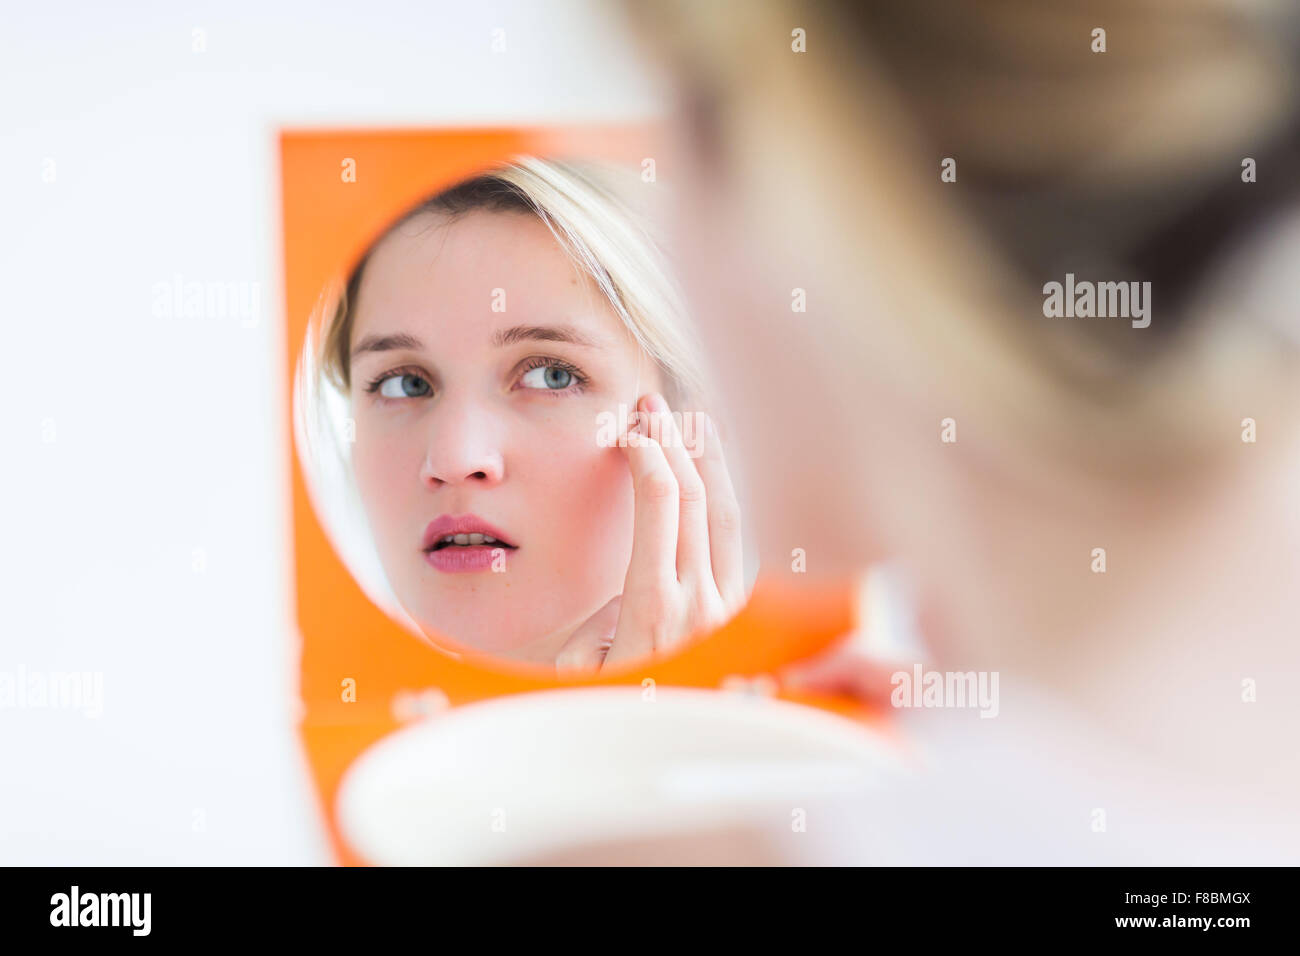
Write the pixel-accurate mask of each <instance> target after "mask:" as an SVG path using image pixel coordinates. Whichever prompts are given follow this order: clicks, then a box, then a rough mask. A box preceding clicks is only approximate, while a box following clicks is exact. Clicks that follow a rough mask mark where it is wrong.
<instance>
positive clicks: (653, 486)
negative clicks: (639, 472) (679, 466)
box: [641, 469, 677, 500]
mask: <svg viewBox="0 0 1300 956" xmlns="http://www.w3.org/2000/svg"><path fill="white" fill-rule="evenodd" d="M641 493H642V494H643V495H645V497H647V498H650V499H653V500H660V499H663V498H673V497H676V495H677V480H676V479H675V478H673V475H672V472H670V471H667V470H664V469H656V470H654V471H651V472H649V473H647V474H646V475H645V476H644V477H643V478H642V479H641Z"/></svg>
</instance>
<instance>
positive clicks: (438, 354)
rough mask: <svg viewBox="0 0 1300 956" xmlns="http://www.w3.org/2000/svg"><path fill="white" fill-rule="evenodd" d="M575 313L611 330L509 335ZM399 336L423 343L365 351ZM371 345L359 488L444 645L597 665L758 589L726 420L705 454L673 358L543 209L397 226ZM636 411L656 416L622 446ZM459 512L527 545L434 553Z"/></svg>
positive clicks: (379, 287)
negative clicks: (675, 397) (676, 413)
mask: <svg viewBox="0 0 1300 956" xmlns="http://www.w3.org/2000/svg"><path fill="white" fill-rule="evenodd" d="M497 289H504V290H505V296H506V298H505V309H504V311H493V304H494V302H496V303H499V302H500V297H499V296H496V295H495V293H494V290H497ZM498 308H499V305H498ZM557 326H564V327H567V328H568V329H570V330H572V331H574V332H576V333H578V334H579V335H580V336H581V337H583V338H584V339H586V340H588V341H590V342H591V343H593V344H592V345H590V346H589V345H582V344H577V343H573V342H560V341H551V340H537V339H535V338H521V339H520V340H518V341H513V342H511V343H509V344H505V345H501V344H498V342H497V339H498V337H499V336H502V335H503V334H504V333H506V332H507V330H511V329H517V328H520V327H530V328H531V327H547V328H554V327H557ZM397 335H406V336H411V337H413V338H414V339H415V340H416V341H417V342H418V344H415V343H409V342H408V343H405V344H402V345H401V347H398V348H385V349H383V350H375V349H369V348H365V347H364V346H365V344H366V343H367V342H368V341H373V340H374V338H375V337H392V336H397ZM351 349H352V353H353V359H352V388H351V398H352V405H353V414H354V417H355V420H356V443H355V446H354V450H353V463H354V471H355V475H356V480H357V486H358V489H359V491H360V494H361V498H362V501H363V503H364V507H365V509H366V515H367V518H368V521H369V523H370V527H371V531H372V533H373V535H374V538H375V542H376V546H377V549H378V552H379V556H380V561H381V563H382V564H383V567H384V570H385V572H386V574H387V576H388V579H389V581H390V583H391V585H392V587H393V589H394V591H395V593H396V595H397V597H398V600H399V601H400V602H401V603H402V605H403V607H404V608H405V609H406V610H407V612H408V613H409V614H410V615H411V616H412V618H414V619H415V620H416V621H417V622H418V623H419V624H420V626H421V628H422V629H423V630H424V631H425V633H426V636H428V637H429V638H430V639H431V640H433V641H434V642H435V643H437V644H439V645H441V646H452V647H454V648H456V649H459V650H465V649H470V650H476V651H480V652H485V653H487V654H491V655H494V656H497V657H503V658H509V659H513V660H516V661H524V662H532V663H538V664H543V665H548V666H556V667H559V668H561V669H565V670H593V669H599V668H600V667H602V666H603V665H604V663H605V661H606V658H607V656H608V659H609V660H610V662H611V663H628V662H632V661H635V660H636V659H637V658H639V657H641V656H643V655H646V654H651V653H654V652H656V651H662V650H666V649H668V648H670V647H673V646H676V645H677V644H679V643H680V642H681V640H682V639H684V638H685V637H687V636H689V635H690V634H692V633H695V632H697V631H702V630H707V629H709V628H711V627H715V626H717V625H719V624H721V623H723V622H724V621H725V620H726V619H727V617H729V616H730V614H731V613H734V611H735V610H736V609H737V608H738V607H739V606H740V605H741V604H742V603H743V601H744V596H745V595H744V588H743V571H742V559H741V539H740V529H739V519H738V514H739V510H738V507H737V505H736V500H735V494H734V491H733V490H732V487H731V481H730V478H729V477H728V475H727V471H726V464H725V462H724V461H723V458H722V451H721V446H720V444H719V442H718V439H717V435H716V432H715V433H713V434H709V435H707V436H705V437H704V438H703V440H702V447H700V448H699V450H698V453H696V454H694V455H688V453H687V450H686V449H685V448H684V447H683V439H682V434H681V433H680V432H678V431H676V430H675V429H674V427H673V423H672V419H671V417H670V414H671V410H670V409H668V407H667V405H666V404H665V403H664V401H663V398H662V396H661V395H660V394H659V393H660V391H661V389H662V387H663V383H662V381H661V378H660V373H659V370H658V368H657V367H656V365H655V364H654V363H653V362H652V361H650V360H649V359H648V357H647V356H645V354H644V353H643V352H642V351H641V350H640V348H639V347H638V346H637V344H636V343H635V341H634V340H633V339H632V337H631V335H630V333H628V332H627V330H626V329H625V327H624V326H623V324H622V322H621V321H620V320H619V318H618V316H617V315H616V314H615V313H614V311H613V310H612V308H611V307H610V305H609V303H608V302H607V301H606V300H605V299H604V298H603V296H601V295H600V293H599V292H598V290H597V289H596V288H595V286H594V284H593V283H592V282H591V280H590V279H589V278H588V277H587V276H585V275H583V274H582V273H580V272H579V271H578V270H577V268H576V267H575V266H574V265H573V263H572V262H571V261H570V260H569V258H568V257H567V256H566V255H565V253H564V251H563V250H562V249H561V248H560V246H559V245H558V243H557V242H556V240H555V238H554V237H553V236H552V234H551V233H550V231H549V230H548V229H547V227H546V226H545V224H543V223H542V222H541V221H540V220H539V219H537V218H536V217H535V216H532V215H528V214H521V213H514V212H508V213H502V212H484V211H476V212H472V213H469V214H466V215H464V216H462V217H460V218H458V219H455V220H448V219H446V218H445V217H441V216H437V215H434V214H422V215H421V216H419V217H417V218H416V219H414V220H412V221H410V222H408V223H406V224H404V225H402V226H400V227H399V228H398V229H396V230H394V231H393V232H392V233H390V234H389V235H388V236H386V237H385V238H384V239H383V240H382V241H381V242H380V243H379V244H378V245H377V247H376V248H375V250H374V251H373V253H372V254H371V256H370V259H369V260H368V263H367V265H366V271H365V273H364V275H363V278H362V282H361V287H360V290H359V293H358V298H357V303H356V317H355V323H354V327H353V330H352V337H351ZM566 372H567V375H566V374H565V373H566ZM620 406H622V410H624V411H626V410H628V409H638V410H639V412H641V413H642V415H643V417H642V418H641V421H640V424H639V426H638V427H637V428H636V429H634V433H633V435H632V436H630V437H631V441H626V440H624V441H620V442H618V443H617V444H615V445H614V446H613V447H608V446H605V445H602V444H601V442H600V440H599V436H600V435H601V432H602V421H603V420H611V419H610V418H609V417H610V416H613V419H612V420H614V421H617V416H618V412H619V410H620ZM651 413H657V414H658V415H659V416H660V417H659V419H658V423H657V424H652V416H651ZM602 416H604V418H603V417H602ZM627 424H628V423H626V422H620V423H618V425H619V430H620V432H621V433H622V435H623V436H625V437H626V436H627V432H626V426H627ZM651 436H653V437H651ZM655 438H658V439H659V440H658V441H656V440H654V439H655ZM443 514H452V515H466V514H474V515H477V516H478V517H480V518H482V519H483V520H485V521H487V522H488V523H490V524H492V525H494V526H495V527H497V528H498V529H500V531H501V532H502V534H503V535H504V536H505V537H506V539H507V540H509V541H510V542H511V543H512V544H514V545H517V546H518V547H517V550H513V551H508V552H506V555H505V558H506V566H505V570H504V571H501V572H497V571H490V570H489V571H480V572H475V573H468V574H448V573H445V572H442V571H440V570H438V569H436V568H434V567H432V566H430V565H429V563H428V562H427V561H426V559H425V556H424V554H423V553H422V550H421V539H422V536H423V534H424V530H425V528H426V526H427V525H428V524H429V522H431V521H432V520H434V519H435V518H437V517H438V516H439V515H443ZM711 531H712V534H711ZM634 534H635V542H636V543H635V544H634Z"/></svg>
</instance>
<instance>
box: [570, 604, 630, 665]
mask: <svg viewBox="0 0 1300 956" xmlns="http://www.w3.org/2000/svg"><path fill="white" fill-rule="evenodd" d="M622 597H623V596H622V595H621V594H620V595H616V596H615V597H613V598H611V599H610V600H609V601H607V602H606V603H605V605H604V606H603V607H602V608H601V609H600V610H599V611H597V612H596V613H595V614H593V615H592V616H591V617H589V618H587V620H586V621H585V622H584V623H583V624H582V626H581V627H579V628H578V629H577V630H576V631H574V632H573V634H571V635H570V636H569V639H568V640H567V641H565V642H564V646H563V647H561V648H560V652H559V653H558V654H557V655H556V656H555V672H556V673H557V674H574V673H584V672H590V671H596V670H600V667H601V665H602V664H603V663H604V662H605V654H606V653H607V652H608V650H609V648H610V645H611V644H612V643H613V641H614V630H615V628H616V627H617V626H618V617H619V607H620V605H621V603H622Z"/></svg>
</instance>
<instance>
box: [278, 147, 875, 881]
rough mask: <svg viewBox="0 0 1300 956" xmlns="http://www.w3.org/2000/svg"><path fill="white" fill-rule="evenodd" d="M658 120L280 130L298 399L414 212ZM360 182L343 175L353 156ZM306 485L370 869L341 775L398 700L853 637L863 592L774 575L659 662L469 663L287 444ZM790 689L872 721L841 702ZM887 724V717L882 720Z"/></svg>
mask: <svg viewBox="0 0 1300 956" xmlns="http://www.w3.org/2000/svg"><path fill="white" fill-rule="evenodd" d="M660 141H661V140H659V139H658V136H657V133H656V130H655V129H654V128H653V127H647V126H624V127H609V126H602V127H599V128H592V127H581V128H546V129H540V128H539V129H526V128H524V129H515V128H493V129H437V130H339V131H323V130H294V131H284V132H282V133H281V134H280V170H281V197H282V215H283V220H282V236H283V242H284V249H283V253H284V292H285V316H286V321H285V326H284V328H285V351H284V355H285V358H286V361H287V363H288V367H287V368H286V369H285V371H286V375H285V377H284V382H285V383H286V385H285V392H284V396H285V403H284V406H283V414H284V415H285V416H286V419H287V421H288V423H289V428H288V430H287V432H286V433H287V434H289V435H293V424H292V418H291V416H292V408H293V405H292V402H293V397H292V389H293V381H294V373H295V370H296V364H297V361H298V357H299V354H300V351H301V348H302V344H303V342H304V336H305V335H306V333H307V329H308V322H309V321H310V319H311V314H312V311H313V309H314V307H315V305H316V302H317V299H318V296H319V295H320V292H321V290H322V289H323V288H324V286H325V284H326V283H327V282H328V281H329V280H330V279H331V278H335V277H338V276H342V275H345V274H346V272H347V271H348V269H349V268H350V267H351V265H352V264H353V263H354V262H355V260H356V259H357V258H358V257H359V256H360V255H361V253H362V252H363V251H364V249H365V248H366V247H367V246H368V245H369V243H370V242H371V241H373V239H374V238H375V237H376V236H377V235H379V234H380V233H381V232H382V231H383V229H384V228H385V227H386V226H387V225H388V224H389V223H390V222H391V221H392V220H393V219H394V218H395V217H396V216H397V215H399V214H400V213H401V212H403V211H404V210H405V209H407V208H408V207H409V206H411V205H412V204H414V203H415V202H417V201H418V200H420V199H422V198H424V197H425V196H427V195H429V194H431V193H433V192H436V191H437V190H438V189H440V188H442V187H444V186H449V185H451V184H453V183H455V182H457V181H459V180H461V179H463V178H465V177H466V176H469V175H472V174H474V173H475V172H477V171H479V170H481V169H483V168H484V167H487V166H489V165H492V164H493V163H495V162H499V161H501V160H504V159H506V158H507V157H509V156H511V155H514V154H516V153H532V154H535V155H540V156H549V157H583V158H600V159H607V160H612V161H615V162H625V163H629V164H633V165H635V166H638V167H639V166H640V164H641V161H642V159H643V158H645V157H648V156H654V155H655V151H654V147H653V144H654V143H656V142H660ZM348 160H351V161H352V166H351V168H352V170H353V171H354V176H348V177H345V176H344V175H343V170H344V166H345V161H348ZM284 453H285V455H287V456H288V461H289V469H290V473H291V475H292V482H293V548H294V566H295V572H296V574H295V597H296V602H295V606H296V611H297V624H298V630H299V633H300V635H301V639H302V645H301V650H302V658H301V675H300V680H301V684H300V694H301V699H302V715H301V724H300V727H301V732H302V739H303V744H304V746H305V749H306V754H307V758H308V761H309V764H310V767H311V772H312V776H313V780H314V783H315V785H316V788H317V792H318V795H319V797H320V801H321V805H322V809H323V811H324V817H325V819H326V821H327V826H328V829H329V838H330V843H331V846H332V848H333V850H334V851H335V853H336V855H337V859H338V860H339V861H340V862H342V863H345V864H364V863H365V862H366V861H365V860H363V859H361V858H360V857H359V856H358V855H357V854H356V853H355V852H354V851H352V850H351V849H350V848H349V847H348V846H346V845H345V843H344V841H343V840H342V839H341V837H340V834H339V831H338V826H337V822H336V820H335V814H334V800H335V794H336V790H337V788H338V784H339V780H340V778H341V776H342V774H343V772H344V770H345V769H346V768H347V766H348V765H349V764H350V763H351V762H352V761H353V760H354V759H356V757H357V756H358V755H359V754H360V753H361V752H362V751H363V750H365V749H366V748H367V747H369V746H370V745H371V744H372V743H374V742H375V741H377V740H378V739H379V738H381V737H383V736H384V735H386V734H388V733H390V732H392V731H393V730H396V729H397V728H398V727H400V726H401V724H402V721H401V720H400V719H399V718H398V716H395V714H394V706H393V705H394V699H395V698H396V697H397V696H398V695H400V694H403V693H404V692H407V693H409V692H419V691H422V690H425V689H428V688H437V689H439V690H440V691H441V692H442V693H443V694H445V695H446V699H447V700H449V701H450V703H451V705H452V706H457V705H461V704H465V703H469V702H472V701H478V700H483V699H485V698H490V697H496V696H499V695H502V694H516V693H521V692H524V691H535V690H546V689H551V688H555V687H572V686H583V685H599V684H640V683H641V682H642V681H643V680H645V679H646V678H650V679H653V680H654V681H655V682H656V683H658V684H661V685H679V686H692V687H718V686H719V684H720V683H721V682H722V681H723V680H724V678H727V677H729V676H732V675H756V674H770V673H773V672H775V671H777V670H778V669H779V668H780V667H781V666H782V665H784V664H787V663H789V662H791V661H793V660H797V659H799V658H802V657H805V656H808V655H810V654H813V653H815V652H816V651H818V650H820V649H822V648H824V647H826V646H827V645H829V644H831V643H832V642H834V641H835V640H836V639H837V638H839V637H842V636H843V635H844V634H845V633H847V632H848V631H849V630H850V628H851V627H852V626H853V623H854V619H853V616H854V607H853V588H852V586H851V585H850V583H848V582H845V583H842V584H837V585H833V586H826V585H821V586H815V587H814V586H807V585H803V584H802V579H801V576H798V575H793V574H785V575H782V578H781V579H780V580H778V579H776V578H774V577H772V576H768V575H760V577H759V580H758V582H757V583H756V586H755V589H754V592H753V596H752V597H751V600H750V602H749V604H748V605H747V606H746V607H745V608H744V610H743V611H742V612H741V613H740V614H739V615H738V616H737V617H736V618H735V619H733V620H732V621H731V622H730V623H729V624H728V625H727V626H725V627H723V628H722V629H720V630H718V631H716V632H714V633H713V634H710V635H708V636H705V637H703V638H701V639H699V640H697V641H696V642H693V643H692V644H691V645H690V646H688V647H686V648H685V649H683V650H682V651H680V652H679V653H677V654H675V655H672V656H668V657H665V658H662V659H658V660H656V661H654V662H653V663H649V664H645V665H643V666H635V667H631V668H630V669H625V670H623V671H620V672H616V673H612V674H604V673H602V674H600V675H598V676H595V677H592V678H587V679H559V678H557V677H555V676H554V675H548V674H546V673H544V672H541V671H539V670H537V669H531V668H522V667H521V668H512V667H509V666H504V665H499V664H493V663H491V662H487V661H474V660H466V659H459V660H458V659H456V658H453V657H451V656H449V655H447V654H444V653H442V652H441V651H439V650H437V649H435V648H434V647H432V646H430V645H429V644H428V643H426V642H424V641H422V640H420V639H419V638H417V637H416V636H414V635H412V634H411V633H409V632H408V631H407V630H405V629H404V628H403V627H402V626H401V625H399V624H397V623H396V622H394V621H393V620H391V619H390V618H389V617H388V616H387V614H385V613H384V611H382V610H381V609H380V608H379V607H377V606H376V605H375V604H374V603H373V602H372V601H371V600H370V599H369V598H368V597H367V596H366V595H365V594H364V592H363V591H362V590H361V588H360V586H359V585H358V584H357V582H356V581H355V579H354V578H353V577H352V575H351V573H350V572H349V571H348V569H347V567H346V566H345V565H344V563H343V561H342V560H341V559H340V557H339V555H338V554H337V553H336V552H335V550H334V548H333V547H332V545H331V544H330V542H329V540H328V539H327V537H326V535H325V532H324V529H323V528H322V526H321V524H320V521H319V519H318V517H317V515H316V512H315V510H314V509H313V507H312V505H311V501H310V499H309V497H308V493H307V487H306V485H305V483H304V476H303V474H302V471H301V468H300V465H299V461H298V456H297V454H296V453H295V451H294V449H293V448H292V447H288V448H286V449H285V452H284ZM780 696H782V697H785V698H786V699H791V700H799V701H802V702H805V703H809V704H813V705H816V706H820V707H824V708H826V709H829V710H834V711H837V712H839V713H842V714H844V715H846V716H851V717H855V718H858V719H863V720H873V717H872V715H871V714H869V713H868V712H866V711H864V710H863V709H861V708H860V707H858V706H857V705H856V704H854V703H852V702H850V701H847V700H843V699H838V698H827V697H810V696H808V695H796V694H792V693H785V692H782V693H781V695H780ZM873 722H874V720H873Z"/></svg>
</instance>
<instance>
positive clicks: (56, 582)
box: [0, 0, 658, 864]
mask: <svg viewBox="0 0 1300 956" xmlns="http://www.w3.org/2000/svg"><path fill="white" fill-rule="evenodd" d="M3 19H4V29H3V30H0V216H2V217H3V219H2V221H0V278H3V288H2V292H0V309H2V310H3V315H4V318H3V330H4V343H3V347H2V348H0V356H2V358H0V361H2V362H3V375H0V389H2V390H3V392H2V393H0V395H2V398H3V403H2V407H3V429H4V430H3V448H4V461H3V468H0V476H2V477H0V481H3V488H2V490H3V494H2V495H0V514H2V515H3V517H2V519H0V535H2V541H3V544H2V546H0V561H3V568H2V569H0V582H2V583H0V588H3V591H2V592H0V671H9V672H11V673H17V671H18V669H19V668H25V670H26V671H27V672H28V673H31V672H46V673H48V672H51V671H92V672H95V671H98V672H102V673H103V680H104V689H103V714H102V716H101V717H99V718H98V719H94V718H91V717H88V716H86V715H85V714H83V713H81V712H78V711H76V710H67V709H64V710H58V709H35V708H18V707H9V708H4V709H0V863H30V864H108V863H122V864H147V863H161V864H166V863H232V864H233V863H320V862H328V860H329V856H328V852H327V848H326V844H325V840H324V834H323V830H322V825H321V821H320V819H319V818H318V817H317V813H318V811H317V804H316V796H315V792H314V788H313V787H312V786H311V784H310V781H309V779H308V776H307V772H306V766H305V761H304V758H303V757H302V755H301V754H300V752H299V746H298V742H297V738H296V736H295V734H294V731H293V721H294V717H295V714H294V708H295V703H294V701H295V685H296V673H297V646H296V642H297V637H296V634H295V632H294V627H293V623H292V615H291V605H290V600H289V599H290V581H291V574H292V568H291V567H290V552H289V538H288V531H289V524H288V522H289V513H288V508H289V483H288V482H289V476H288V472H287V468H286V463H287V461H286V460H287V454H286V451H285V447H286V446H285V443H286V441H287V440H288V434H287V427H286V415H287V412H286V410H285V408H284V405H283V402H284V400H285V396H286V390H287V386H286V383H285V381H284V373H283V369H284V365H285V361H284V354H283V349H284V346H283V342H282V325H281V322H282V316H281V309H282V306H281V287H280V277H279V262H280V258H279V215H278V202H279V200H278V190H277V185H276V183H277V168H276V153H275V147H276V140H275V135H276V131H277V129H278V128H279V127H280V126H282V125H288V126H301V125H331V126H335V125H348V124H355V125H412V126H430V125H442V124H448V125H461V124H496V123H503V122H513V121H525V122H529V123H544V122H581V121H596V122H598V121H602V120H627V119H641V118H646V117H649V116H652V115H654V114H655V113H656V112H657V107H658V100H657V98H656V95H655V93H654V88H653V85H652V84H651V82H650V81H649V79H648V78H647V77H646V76H645V75H644V74H643V73H642V72H641V68H640V67H639V66H638V65H637V61H636V60H635V59H634V57H633V56H632V55H631V51H630V44H629V41H628V38H627V37H626V36H625V35H623V34H622V33H621V26H620V25H619V24H618V23H617V21H615V20H612V19H611V18H610V16H609V15H608V14H607V13H605V12H603V11H602V10H600V9H593V8H590V7H588V5H587V4H585V3H575V2H559V3H557V2H548V3H545V4H542V3H530V2H515V3H479V2H475V3H429V2H421V3H414V2H413V3H408V4H398V3H383V2H368V3H351V2H346V3H322V2H311V3H298V4H279V5H275V6H272V5H270V4H267V3H263V2H259V3H253V2H247V0H244V2H229V0H223V2H220V3H215V2H214V3H188V4H187V3H157V4H136V5H134V7H133V8H132V9H129V10H128V9H124V8H123V7H122V6H121V5H118V4H113V5H107V4H95V3H89V2H83V3H81V4H73V5H58V6H55V5H37V4H23V5H22V6H21V7H20V8H13V9H10V10H8V11H6V12H5V14H4V17H3ZM498 27H500V28H504V29H505V31H506V34H505V35H506V46H507V49H506V52H505V53H504V54H502V53H493V52H492V50H491V42H492V31H493V29H494V28H498ZM196 29H201V30H203V31H204V33H205V38H206V47H207V49H206V52H202V53H196V52H194V51H193V49H192V47H193V43H194V32H193V31H194V30H196ZM47 160H53V163H54V166H53V169H54V173H55V179H54V181H53V182H45V181H43V177H42V174H43V172H44V171H46V170H47V169H49V166H48V164H47ZM178 275H179V276H181V277H182V281H184V282H194V281H197V282H203V283H226V282H240V283H258V284H259V287H260V299H259V303H260V312H259V315H258V321H257V322H256V323H250V322H243V321H240V320H239V319H238V318H221V317H213V316H208V317H205V318H201V319H195V318H190V319H186V318H182V317H160V316H158V315H155V314H154V293H153V290H154V286H155V285H156V284H157V283H171V282H173V281H174V279H175V277H176V276H178ZM47 439H52V440H47ZM196 551H197V552H200V555H201V556H200V557H199V559H198V560H199V563H200V566H201V568H202V570H198V571H196V570H195V567H196Z"/></svg>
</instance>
